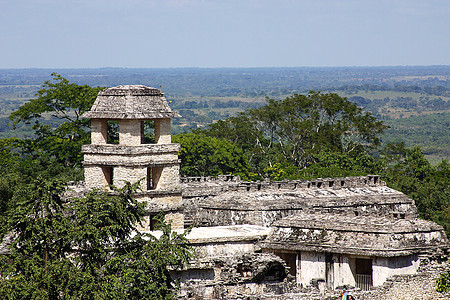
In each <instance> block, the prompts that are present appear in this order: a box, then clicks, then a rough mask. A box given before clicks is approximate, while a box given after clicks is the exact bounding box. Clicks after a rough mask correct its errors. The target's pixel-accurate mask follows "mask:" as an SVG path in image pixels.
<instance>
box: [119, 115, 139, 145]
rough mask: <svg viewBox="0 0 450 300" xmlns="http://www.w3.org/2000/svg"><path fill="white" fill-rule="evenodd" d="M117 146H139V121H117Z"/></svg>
mask: <svg viewBox="0 0 450 300" xmlns="http://www.w3.org/2000/svg"><path fill="white" fill-rule="evenodd" d="M119 144H120V145H125V146H139V145H140V144H141V122H140V121H139V120H133V119H131V120H129V119H125V120H120V121H119Z"/></svg>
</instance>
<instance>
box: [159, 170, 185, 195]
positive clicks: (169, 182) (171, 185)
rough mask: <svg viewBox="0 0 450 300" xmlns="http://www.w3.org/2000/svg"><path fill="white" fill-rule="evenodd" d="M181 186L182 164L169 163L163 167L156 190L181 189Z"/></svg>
mask: <svg viewBox="0 0 450 300" xmlns="http://www.w3.org/2000/svg"><path fill="white" fill-rule="evenodd" d="M180 187H181V186H180V166H179V165H169V166H165V167H163V168H162V170H161V174H160V177H159V180H158V185H157V186H156V190H158V191H170V190H175V189H180Z"/></svg>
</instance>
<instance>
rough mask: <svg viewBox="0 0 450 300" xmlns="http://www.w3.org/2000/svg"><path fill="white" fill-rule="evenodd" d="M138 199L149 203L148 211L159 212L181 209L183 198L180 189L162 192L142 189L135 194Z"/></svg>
mask: <svg viewBox="0 0 450 300" xmlns="http://www.w3.org/2000/svg"><path fill="white" fill-rule="evenodd" d="M135 198H136V200H138V201H142V202H144V201H145V202H146V203H147V211H149V212H151V213H158V212H161V211H177V210H179V209H180V206H181V203H182V198H181V192H180V191H176V190H175V191H171V192H170V193H169V192H167V193H161V192H158V191H141V192H138V193H137V194H136V195H135Z"/></svg>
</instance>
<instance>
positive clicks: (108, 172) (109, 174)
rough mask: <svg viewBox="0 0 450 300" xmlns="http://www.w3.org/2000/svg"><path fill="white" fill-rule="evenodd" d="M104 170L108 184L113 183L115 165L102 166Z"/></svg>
mask: <svg viewBox="0 0 450 300" xmlns="http://www.w3.org/2000/svg"><path fill="white" fill-rule="evenodd" d="M102 171H103V176H104V179H105V183H106V185H113V177H114V170H113V167H102Z"/></svg>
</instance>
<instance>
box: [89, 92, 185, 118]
mask: <svg viewBox="0 0 450 300" xmlns="http://www.w3.org/2000/svg"><path fill="white" fill-rule="evenodd" d="M82 117H83V118H93V119H161V118H173V117H179V115H178V114H177V113H176V112H173V111H172V110H171V109H170V107H169V104H168V103H167V100H166V98H165V97H164V93H163V92H162V91H161V90H159V89H156V88H153V87H149V86H145V85H119V86H116V87H112V88H109V89H105V90H103V91H100V92H99V93H98V96H97V99H95V102H94V104H93V105H92V107H91V110H90V111H87V112H85V113H84V114H83V115H82Z"/></svg>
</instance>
